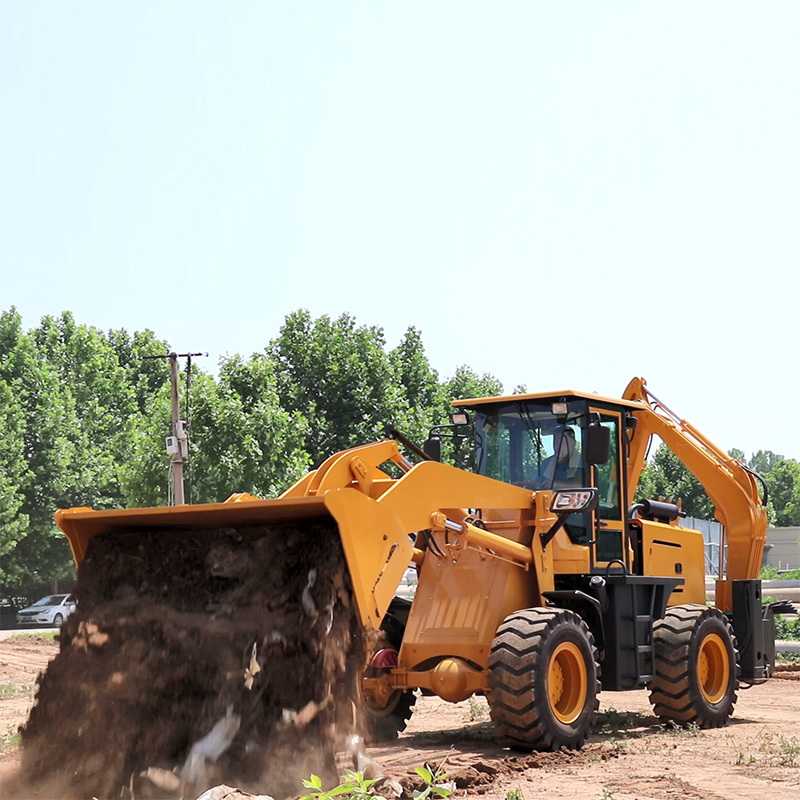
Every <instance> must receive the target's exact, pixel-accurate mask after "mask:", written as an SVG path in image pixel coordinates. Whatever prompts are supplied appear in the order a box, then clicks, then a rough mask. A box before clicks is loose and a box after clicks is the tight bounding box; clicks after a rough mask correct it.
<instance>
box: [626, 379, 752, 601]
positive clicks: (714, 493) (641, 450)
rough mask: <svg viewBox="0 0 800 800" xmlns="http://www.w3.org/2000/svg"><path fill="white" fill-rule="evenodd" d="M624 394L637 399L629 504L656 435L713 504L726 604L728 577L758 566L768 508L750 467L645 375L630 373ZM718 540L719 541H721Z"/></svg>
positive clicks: (719, 594)
mask: <svg viewBox="0 0 800 800" xmlns="http://www.w3.org/2000/svg"><path fill="white" fill-rule="evenodd" d="M623 398H624V399H625V400H632V401H635V402H639V403H641V404H642V410H641V411H634V412H633V414H634V416H635V417H636V418H637V425H636V428H635V430H634V432H633V435H632V438H631V442H630V456H629V460H628V476H627V477H628V498H627V502H628V505H629V506H630V504H631V502H632V500H633V495H634V493H635V491H636V486H637V484H638V482H639V477H640V475H641V472H642V469H643V468H644V464H645V457H646V453H647V448H648V445H649V442H650V437H651V436H652V435H653V434H655V435H657V436H659V437H660V438H661V439H662V440H663V441H664V443H665V444H666V445H667V447H669V448H670V450H672V452H673V453H675V455H676V456H677V457H678V458H679V459H680V460H681V461H682V462H683V464H684V465H685V466H686V468H687V469H688V470H689V471H690V472H691V473H692V474H693V475H694V476H695V478H697V480H698V481H700V483H701V484H702V486H703V488H704V489H705V491H706V494H708V496H709V498H710V499H711V502H712V503H713V504H714V508H715V516H716V518H717V519H718V520H719V521H720V522H721V523H722V525H723V529H724V533H725V536H726V537H727V542H728V566H727V570H726V573H725V575H724V576H722V575H721V576H720V580H719V581H717V589H716V598H715V599H716V605H717V606H718V607H719V608H720V609H722V610H723V611H730V610H731V602H732V601H731V581H734V580H743V579H748V580H751V579H754V578H757V577H758V574H759V572H760V570H761V560H762V556H763V552H764V542H765V541H766V533H767V511H766V509H765V508H764V505H763V503H762V499H761V496H760V494H759V486H758V482H757V479H756V476H755V473H753V472H752V471H751V470H749V469H748V468H747V467H745V466H744V464H742V462H741V461H739V460H738V459H736V458H733V457H732V456H729V455H728V454H727V453H725V452H724V451H722V450H720V449H719V448H718V447H717V446H716V445H714V444H713V443H712V442H710V441H709V440H708V439H707V438H706V437H705V436H703V434H702V433H700V431H698V430H697V429H696V428H695V427H693V426H692V425H691V424H690V423H689V422H687V421H686V420H682V419H680V418H679V417H678V416H677V415H676V414H675V413H674V412H672V411H671V410H670V409H669V408H667V406H665V405H664V403H662V402H661V401H660V400H659V399H658V398H657V397H656V396H655V395H654V394H653V393H652V392H651V391H650V390H649V389H647V386H646V383H645V380H644V378H634V379H633V380H632V381H631V382H630V383H629V384H628V387H627V388H626V389H625V392H624V394H623ZM722 544H723V543H722V542H720V546H722Z"/></svg>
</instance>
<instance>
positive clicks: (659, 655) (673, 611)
mask: <svg viewBox="0 0 800 800" xmlns="http://www.w3.org/2000/svg"><path fill="white" fill-rule="evenodd" d="M653 640H654V642H655V649H656V664H655V677H654V678H653V681H652V683H651V684H650V702H651V703H652V705H653V711H654V712H655V713H656V714H657V715H658V716H659V717H660V718H661V719H663V720H666V721H671V722H677V723H680V724H681V725H690V724H695V725H698V726H700V727H701V728H719V727H721V726H722V725H724V724H725V723H726V722H727V721H728V719H730V716H731V714H733V706H734V704H735V703H736V690H737V689H738V688H739V680H738V661H739V654H738V652H737V650H736V640H735V638H734V636H733V631H732V629H731V626H730V623H729V622H728V620H727V618H726V617H725V615H724V614H723V613H722V612H721V611H720V610H719V609H717V608H708V607H706V606H701V605H681V606H672V607H670V608H668V609H667V613H666V614H665V615H664V617H663V618H662V619H660V620H659V621H658V622H657V623H656V624H655V625H654V626H653Z"/></svg>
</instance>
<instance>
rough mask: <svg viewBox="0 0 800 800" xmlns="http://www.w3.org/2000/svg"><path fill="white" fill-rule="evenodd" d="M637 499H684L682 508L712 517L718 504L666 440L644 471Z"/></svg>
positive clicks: (694, 515) (703, 516)
mask: <svg viewBox="0 0 800 800" xmlns="http://www.w3.org/2000/svg"><path fill="white" fill-rule="evenodd" d="M636 497H637V499H643V498H652V499H659V498H661V499H663V500H666V501H668V502H673V503H677V502H678V501H679V500H680V502H681V508H682V509H683V510H684V511H685V512H686V513H687V514H688V515H689V516H690V517H697V518H699V519H712V518H713V517H714V505H713V504H712V502H711V500H710V499H709V497H708V495H707V494H706V493H705V490H704V489H703V487H702V485H701V483H700V481H698V480H697V478H695V477H694V475H692V473H691V472H690V471H689V470H688V469H687V468H686V466H684V464H683V462H682V461H681V460H680V459H679V458H678V457H677V456H676V455H675V454H674V453H673V452H672V450H670V449H669V447H667V445H666V444H664V443H663V442H662V443H661V444H660V445H659V446H658V449H657V450H656V452H655V455H654V456H653V459H652V461H650V462H649V463H648V464H647V465H646V466H645V468H644V470H643V471H642V476H641V478H640V480H639V486H638V488H637V492H636Z"/></svg>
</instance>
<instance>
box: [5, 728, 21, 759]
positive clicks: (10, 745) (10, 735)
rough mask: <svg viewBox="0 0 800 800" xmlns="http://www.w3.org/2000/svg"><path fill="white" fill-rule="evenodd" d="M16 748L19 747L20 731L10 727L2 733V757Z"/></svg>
mask: <svg viewBox="0 0 800 800" xmlns="http://www.w3.org/2000/svg"><path fill="white" fill-rule="evenodd" d="M15 747H19V731H18V730H17V729H16V728H15V727H14V726H13V725H9V726H8V728H6V732H5V733H0V755H4V754H5V753H8V752H9V751H10V750H13V749H14V748H15Z"/></svg>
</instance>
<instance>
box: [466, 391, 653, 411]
mask: <svg viewBox="0 0 800 800" xmlns="http://www.w3.org/2000/svg"><path fill="white" fill-rule="evenodd" d="M570 399H574V400H589V401H591V402H593V403H603V404H610V405H613V406H619V407H621V408H642V406H643V405H644V404H643V403H641V402H639V401H638V400H621V399H620V398H619V397H603V396H602V395H599V394H594V393H590V392H576V391H575V390H574V389H565V390H564V391H562V392H534V393H532V394H508V395H502V396H498V397H473V398H467V399H463V400H453V402H452V403H451V405H453V406H455V407H456V408H473V407H474V406H485V405H500V404H502V403H518V402H520V400H553V401H559V400H570Z"/></svg>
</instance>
